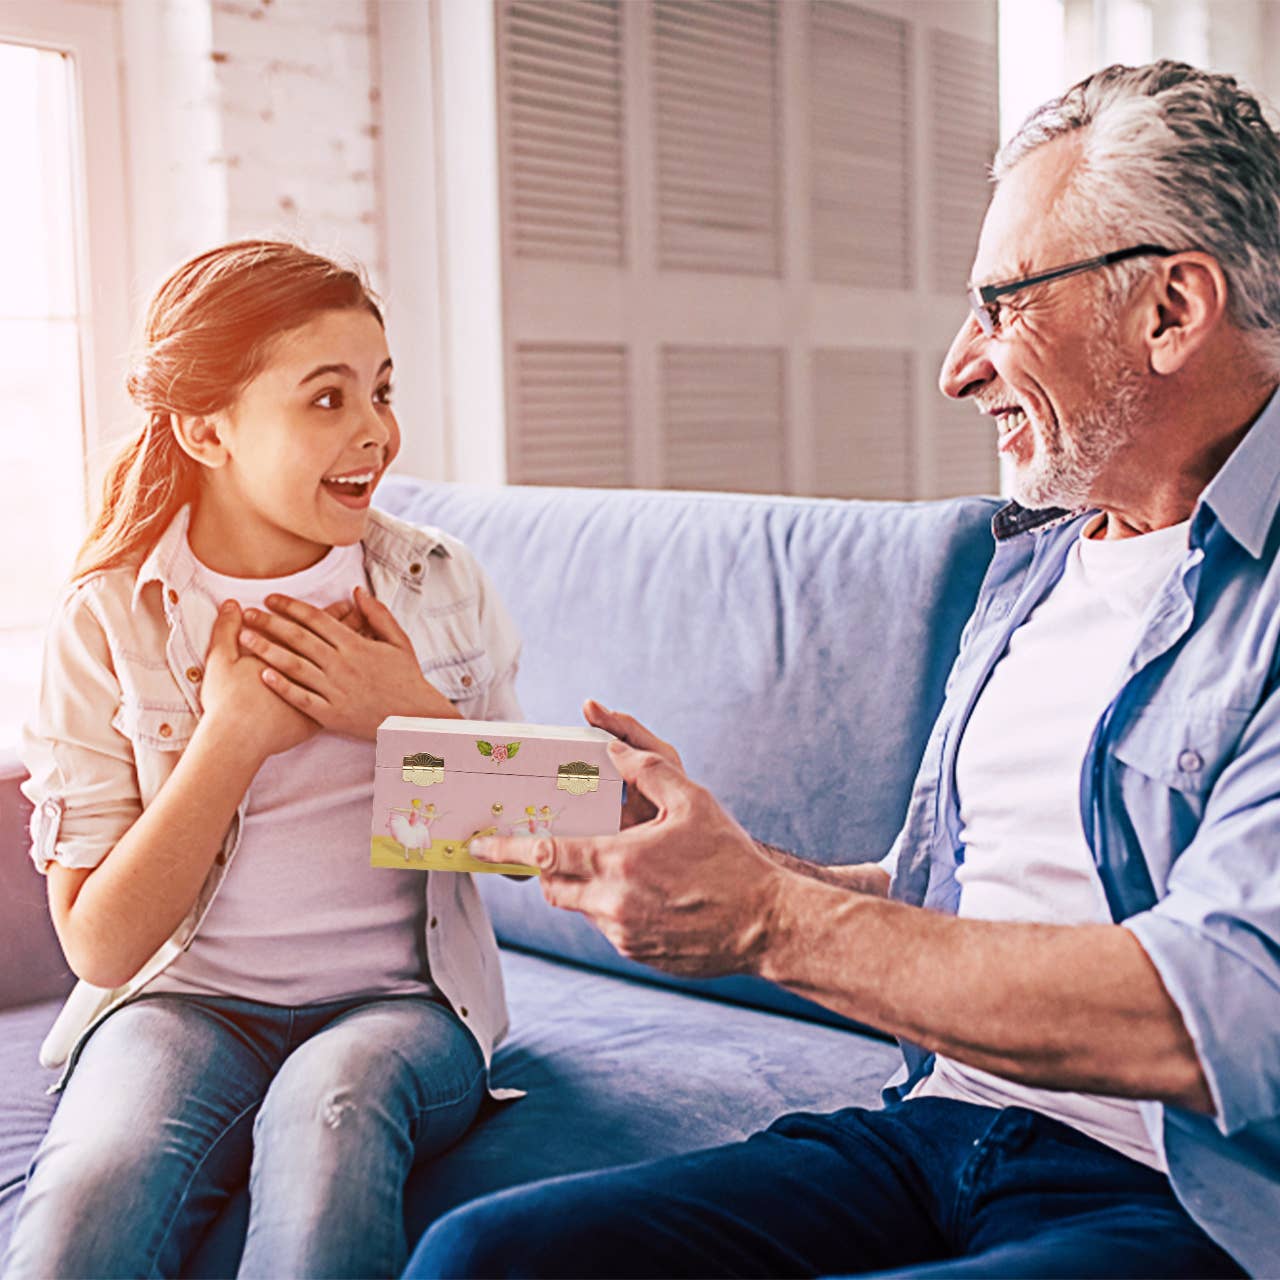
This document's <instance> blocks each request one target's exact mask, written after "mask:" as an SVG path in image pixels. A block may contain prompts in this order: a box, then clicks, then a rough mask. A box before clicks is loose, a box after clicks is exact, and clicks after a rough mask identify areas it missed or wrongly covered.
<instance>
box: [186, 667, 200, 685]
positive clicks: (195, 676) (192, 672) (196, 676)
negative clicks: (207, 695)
mask: <svg viewBox="0 0 1280 1280" xmlns="http://www.w3.org/2000/svg"><path fill="white" fill-rule="evenodd" d="M202 675H204V672H203V671H201V670H200V668H199V667H188V668H187V679H188V680H190V681H191V683H192V684H199V683H200V677H201V676H202Z"/></svg>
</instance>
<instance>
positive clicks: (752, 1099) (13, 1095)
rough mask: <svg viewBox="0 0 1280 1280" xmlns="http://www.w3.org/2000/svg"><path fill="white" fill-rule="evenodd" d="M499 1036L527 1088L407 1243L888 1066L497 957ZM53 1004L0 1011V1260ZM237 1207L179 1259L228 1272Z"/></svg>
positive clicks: (743, 1130)
mask: <svg viewBox="0 0 1280 1280" xmlns="http://www.w3.org/2000/svg"><path fill="white" fill-rule="evenodd" d="M503 966H504V971H505V973H506V976H507V988H508V995H509V997H510V1004H511V1010H512V1029H511V1034H510V1036H509V1037H508V1039H507V1041H506V1042H505V1044H504V1045H503V1046H502V1047H501V1048H500V1049H499V1051H498V1054H497V1057H496V1059H495V1064H494V1080H495V1083H497V1084H499V1085H503V1086H510V1087H516V1088H520V1089H526V1090H528V1096H527V1097H525V1098H522V1099H520V1100H519V1101H517V1102H510V1103H502V1104H495V1105H493V1106H491V1107H490V1108H489V1109H488V1111H487V1112H486V1113H485V1114H484V1116H483V1118H482V1120H481V1121H480V1123H479V1124H478V1126H477V1127H476V1128H474V1129H473V1130H472V1131H471V1133H470V1134H469V1135H468V1136H467V1138H466V1140H465V1141H464V1142H462V1143H460V1144H459V1145H458V1146H456V1147H454V1148H453V1149H452V1150H451V1151H449V1152H448V1153H446V1154H445V1155H444V1156H443V1157H441V1158H440V1159H438V1160H436V1161H434V1162H432V1163H431V1164H428V1165H424V1166H423V1167H422V1168H420V1169H419V1170H417V1171H416V1172H415V1173H414V1174H413V1176H412V1177H411V1178H410V1180H409V1184H408V1187H407V1191H406V1203H405V1218H406V1226H407V1228H408V1231H409V1235H410V1239H411V1240H415V1239H417V1237H418V1236H419V1235H420V1234H421V1233H422V1232H423V1231H424V1230H425V1229H426V1228H427V1226H428V1225H429V1224H430V1223H431V1222H432V1221H434V1220H435V1218H436V1217H438V1216H439V1215H440V1214H441V1213H443V1212H445V1211H446V1210H447V1209H450V1208H452V1207H453V1206H454V1205H457V1204H460V1203H462V1202H463V1201H465V1200H470V1199H472V1198H474V1197H476V1196H478V1195H482V1194H484V1193H485V1192H487V1191H492V1190H497V1189H500V1188H502V1187H508V1186H512V1185H514V1184H516V1183H519V1182H525V1181H528V1180H530V1179H533V1178H540V1177H549V1176H552V1175H555V1174H561V1173H574V1172H578V1171H580V1170H584V1169H592V1168H597V1167H602V1166H606V1165H610V1164H619V1163H625V1162H628V1161H633V1160H641V1159H646V1158H648V1157H650V1156H658V1155H669V1154H671V1153H673V1152H676V1151H685V1150H691V1149H693V1148H696V1147H701V1146H707V1145H712V1144H715V1143H720V1142H728V1141H732V1140H734V1139H736V1138H740V1137H742V1136H744V1135H745V1134H747V1133H749V1132H751V1131H752V1130H754V1129H757V1128H759V1127H761V1126H763V1125H766V1124H768V1123H769V1122H770V1121H771V1120H773V1119H775V1118H776V1117H777V1116H779V1115H781V1114H783V1113H784V1112H787V1111H792V1110H801V1109H811V1110H824V1111H825V1110H833V1109H835V1108H838V1107H842V1106H849V1105H852V1104H865V1105H869V1106H874V1105H876V1099H877V1095H878V1090H879V1087H880V1085H881V1083H882V1082H883V1080H884V1079H885V1078H886V1077H887V1076H888V1075H889V1074H890V1072H891V1071H892V1070H893V1069H894V1067H895V1066H896V1065H897V1062H898V1061H899V1059H898V1054H897V1051H896V1049H895V1048H894V1047H893V1046H892V1045H890V1044H888V1043H887V1042H885V1041H882V1040H876V1039H871V1038H868V1037H866V1036H862V1035H859V1034H857V1033H856V1032H852V1031H844V1030H837V1029H835V1028H832V1027H826V1026H821V1025H819V1024H817V1023H813V1022H806V1021H798V1020H796V1019H791V1018H785V1017H782V1016H779V1015H777V1014H773V1013H767V1012H761V1011H757V1010H752V1009H746V1008H742V1007H740V1006H735V1005H732V1004H725V1003H722V1002H719V1001H708V1000H703V999H699V998H697V997H694V996H689V995H684V994H681V993H678V992H673V991H668V990H663V989H662V988H660V987H657V986H654V985H652V984H650V983H640V982H633V981H629V980H627V979H624V978H620V977H615V976H612V975H607V974H602V973H599V972H594V971H592V970H589V969H583V968H580V967H577V966H573V965H566V964H562V963H558V962H556V961H552V960H549V959H546V958H544V957H540V956H533V955H528V954H524V953H521V952H514V951H507V952H504V955H503ZM56 1007H57V1006H56V1003H53V1004H45V1005H42V1006H37V1007H34V1008H31V1009H19V1010H8V1011H5V1012H3V1013H0V1070H2V1071H3V1072H4V1079H5V1080H6V1081H7V1082H8V1083H7V1087H6V1088H5V1090H4V1092H3V1095H0V1188H2V1189H0V1255H2V1254H3V1252H4V1248H5V1245H6V1243H7V1241H8V1238H9V1233H10V1230H11V1227H12V1221H13V1215H14V1213H15V1211H16V1208H17V1201H18V1196H19V1194H20V1191H21V1187H20V1180H21V1177H22V1173H23V1171H24V1170H25V1169H26V1166H27V1164H28V1163H29V1161H30V1159H31V1156H32V1154H33V1153H34V1151H35V1148H36V1145H37V1144H38V1142H39V1138H40V1135H41V1133H42V1132H43V1130H44V1127H45V1125H46V1124H47V1121H48V1116H49V1115H50V1114H51V1113H52V1109H53V1100H52V1099H50V1098H47V1097H46V1096H45V1095H44V1092H43V1091H44V1089H45V1087H46V1086H47V1085H48V1083H49V1081H50V1080H51V1079H52V1075H51V1073H49V1072H45V1071H42V1070H41V1069H40V1068H39V1067H38V1066H36V1064H35V1050H36V1046H37V1044H38V1043H39V1040H40V1037H41V1036H42V1035H43V1033H44V1031H45V1029H46V1028H47V1027H48V1025H49V1023H50V1021H51V1020H52V1018H53V1015H54V1013H55V1011H56ZM247 1213H248V1196H247V1193H246V1192H245V1191H244V1190H241V1191H240V1193H239V1194H238V1195H237V1196H236V1197H235V1198H234V1199H233V1200H232V1202H231V1203H230V1204H229V1205H228V1207H227V1209H226V1210H225V1211H224V1213H223V1215H222V1216H221V1217H220V1218H219V1220H218V1221H217V1222H216V1223H215V1224H214V1226H213V1227H212V1228H211V1229H210V1231H209V1233H208V1236H207V1237H206V1239H205V1241H204V1242H203V1244H202V1245H201V1247H200V1249H199V1250H198V1252H197V1255H196V1257H195V1258H194V1259H193V1260H192V1261H191V1263H190V1265H189V1267H188V1268H187V1270H188V1272H189V1273H190V1274H193V1275H207V1276H227V1275H232V1274H234V1272H235V1263H236V1259H237V1258H238V1256H239V1251H240V1245H241V1241H242V1239H243V1235H244V1226H245V1222H246V1220H247Z"/></svg>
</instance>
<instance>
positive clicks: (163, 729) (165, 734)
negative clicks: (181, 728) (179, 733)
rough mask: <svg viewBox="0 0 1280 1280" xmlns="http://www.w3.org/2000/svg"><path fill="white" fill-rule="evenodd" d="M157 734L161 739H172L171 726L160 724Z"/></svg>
mask: <svg viewBox="0 0 1280 1280" xmlns="http://www.w3.org/2000/svg"><path fill="white" fill-rule="evenodd" d="M158 732H159V734H160V736H161V737H162V738H172V737H173V726H172V725H171V724H162V725H161V726H160V728H159V730H158Z"/></svg>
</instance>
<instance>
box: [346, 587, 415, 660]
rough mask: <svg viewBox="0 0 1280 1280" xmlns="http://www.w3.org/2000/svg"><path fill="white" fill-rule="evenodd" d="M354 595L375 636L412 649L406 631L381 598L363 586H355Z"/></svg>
mask: <svg viewBox="0 0 1280 1280" xmlns="http://www.w3.org/2000/svg"><path fill="white" fill-rule="evenodd" d="M355 596H356V603H357V604H358V605H359V606H360V612H361V613H363V614H364V616H365V618H366V619H367V620H368V622H369V625H370V626H371V627H372V628H373V630H374V633H375V634H376V635H377V636H379V637H380V638H381V639H383V640H387V641H389V642H390V643H391V644H394V645H399V646H400V647H401V648H402V649H403V648H409V649H412V642H411V641H410V639H409V636H408V633H407V632H406V631H405V630H404V628H403V627H402V626H401V625H400V624H399V623H398V622H397V621H396V620H395V615H394V614H392V612H391V610H390V609H388V608H387V606H386V605H385V604H383V603H382V601H381V600H379V599H378V598H377V597H376V596H374V595H372V594H370V593H369V592H368V591H366V590H365V589H364V588H363V587H357V588H356V591H355Z"/></svg>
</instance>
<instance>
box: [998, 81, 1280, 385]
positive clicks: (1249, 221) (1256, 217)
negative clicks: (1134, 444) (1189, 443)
mask: <svg viewBox="0 0 1280 1280" xmlns="http://www.w3.org/2000/svg"><path fill="white" fill-rule="evenodd" d="M1076 131H1082V133H1081V144H1082V151H1081V158H1080V162H1079V164H1078V166H1077V167H1076V169H1075V171H1074V173H1073V174H1072V177H1071V180H1070V184H1069V186H1068V188H1067V190H1066V192H1065V193H1064V194H1063V197H1062V201H1061V203H1060V205H1059V207H1058V209H1057V210H1056V213H1057V214H1058V216H1059V217H1060V218H1061V219H1062V221H1063V222H1064V223H1065V224H1066V225H1067V226H1069V227H1071V228H1073V229H1074V230H1077V231H1078V232H1079V233H1080V235H1081V241H1080V243H1081V248H1082V256H1085V255H1087V254H1089V253H1106V252H1109V251H1110V250H1112V249H1122V248H1125V247H1126V246H1128V245H1133V244H1139V243H1151V244H1158V245H1163V246H1165V247H1166V248H1170V249H1200V250H1202V251H1203V252H1205V253H1208V254H1210V255H1212V256H1213V257H1214V258H1216V259H1217V261H1218V263H1219V264H1220V265H1221V267H1222V270H1223V272H1224V273H1225V275H1226V277H1227V290H1228V310H1227V314H1228V316H1229V318H1230V319H1231V320H1232V321H1233V322H1234V323H1235V324H1236V325H1237V326H1239V327H1240V328H1241V329H1243V330H1246V331H1247V332H1249V333H1250V335H1251V336H1252V337H1253V338H1254V345H1255V349H1256V350H1257V354H1258V355H1259V357H1261V359H1262V360H1263V361H1264V362H1265V364H1266V365H1267V367H1268V369H1269V370H1270V371H1272V372H1280V140H1278V139H1277V137H1276V134H1275V133H1274V132H1273V131H1272V129H1271V127H1270V125H1269V124H1268V123H1267V121H1266V118H1265V117H1264V114H1263V108H1262V106H1261V104H1260V103H1259V102H1258V99H1257V98H1255V97H1254V96H1253V95H1252V94H1250V93H1248V92H1246V91H1245V90H1244V89H1242V88H1241V87H1240V86H1239V85H1238V84H1237V83H1236V81H1235V79H1234V78H1233V77H1231V76H1227V75H1218V74H1214V73H1212V72H1208V71H1201V70H1199V69H1198V68H1196V67H1191V66H1188V65H1187V64H1186V63H1184V62H1169V61H1160V62H1153V63H1150V64H1149V65H1147V66H1143V67H1124V66H1113V67H1107V68H1106V69H1105V70H1102V71H1098V72H1095V73H1094V74H1093V75H1091V76H1089V77H1088V78H1087V79H1084V80H1082V81H1080V83H1079V84H1077V85H1075V86H1074V87H1072V88H1070V89H1068V90H1067V92H1066V93H1064V94H1063V95H1062V96H1061V97H1060V98H1055V99H1053V100H1051V101H1049V102H1046V103H1045V104H1044V105H1043V106H1042V107H1040V108H1038V109H1037V110H1036V111H1034V112H1032V114H1031V115H1030V116H1029V117H1028V119H1027V121H1026V123H1025V124H1023V126H1022V127H1021V128H1020V129H1019V130H1018V132H1017V133H1016V134H1015V135H1014V136H1013V137H1012V138H1011V139H1010V140H1009V141H1008V142H1007V143H1005V145H1004V146H1003V147H1002V148H1001V149H1000V152H999V154H998V155H997V156H996V158H995V162H994V164H993V165H992V176H993V178H994V179H995V181H996V182H999V181H1000V180H1001V179H1002V178H1003V177H1004V176H1005V175H1006V174H1007V173H1008V172H1009V171H1010V170H1011V169H1012V168H1013V167H1014V166H1015V165H1016V164H1017V163H1018V162H1019V161H1020V160H1022V159H1023V158H1024V157H1025V156H1026V155H1027V154H1028V153H1029V152H1031V151H1034V150H1035V149H1036V148H1037V147H1041V146H1043V145H1044V144H1045V143H1048V142H1052V141H1053V140H1054V139H1056V138H1060V137H1062V136H1064V135H1066V134H1070V133H1075V132H1076ZM1126 268H1127V269H1126ZM1150 269H1151V266H1150V262H1149V261H1148V260H1134V261H1133V262H1130V263H1124V264H1120V265H1119V266H1117V267H1114V268H1111V269H1110V270H1109V271H1108V272H1106V273H1103V274H1104V275H1105V276H1109V277H1110V281H1109V282H1108V283H1109V287H1107V292H1108V294H1109V295H1110V296H1111V297H1112V298H1114V299H1116V300H1118V299H1119V297H1120V296H1127V294H1128V293H1129V291H1130V289H1131V288H1132V287H1133V286H1134V285H1135V284H1136V283H1137V282H1138V281H1139V280H1140V279H1141V278H1142V277H1143V275H1144V274H1146V273H1147V272H1149V271H1150ZM1100 283H1101V282H1100ZM1104 287H1106V286H1104Z"/></svg>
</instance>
